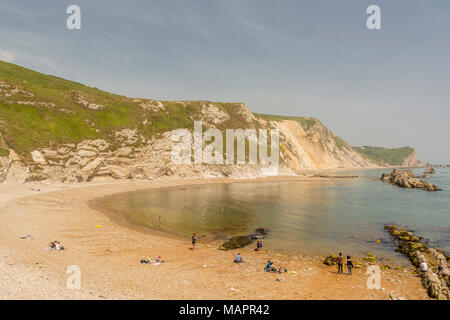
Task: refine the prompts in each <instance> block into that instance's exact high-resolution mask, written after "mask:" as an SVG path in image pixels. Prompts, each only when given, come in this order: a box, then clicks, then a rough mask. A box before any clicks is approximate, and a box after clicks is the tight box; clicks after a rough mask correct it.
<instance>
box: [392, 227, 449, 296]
mask: <svg viewBox="0 0 450 320" xmlns="http://www.w3.org/2000/svg"><path fill="white" fill-rule="evenodd" d="M385 229H386V230H387V231H388V232H389V234H390V235H391V236H392V237H393V238H394V239H395V241H396V242H397V244H398V249H397V251H399V252H401V253H403V254H404V255H406V256H408V257H409V259H410V260H411V262H412V264H413V265H414V266H416V267H418V268H419V266H420V263H421V261H426V263H427V264H428V271H427V272H425V273H422V274H421V277H422V284H423V286H424V287H425V289H426V290H427V292H428V295H429V296H430V297H432V298H436V299H440V300H449V299H450V289H449V287H450V269H449V268H448V257H446V256H445V254H444V253H443V252H442V251H440V250H437V249H434V248H430V247H429V246H427V245H426V244H424V243H423V242H422V241H421V238H419V237H417V236H415V235H414V233H413V232H411V231H406V230H404V229H403V228H399V227H397V226H396V225H386V226H385ZM439 261H442V262H443V265H444V268H443V270H442V271H441V272H440V273H439V274H437V273H436V268H437V266H438V263H439Z"/></svg>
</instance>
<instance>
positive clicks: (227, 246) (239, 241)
mask: <svg viewBox="0 0 450 320" xmlns="http://www.w3.org/2000/svg"><path fill="white" fill-rule="evenodd" d="M268 233H269V230H268V229H266V228H258V229H256V230H255V231H254V232H253V233H252V234H249V235H245V236H235V237H232V238H231V239H229V240H228V241H226V242H225V243H224V244H222V245H221V246H220V248H219V249H221V250H233V249H239V248H242V247H245V246H247V245H249V244H251V243H252V242H253V240H257V239H258V240H259V239H263V238H264V237H265V236H266V235H267V234H268Z"/></svg>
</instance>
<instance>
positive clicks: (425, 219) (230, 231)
mask: <svg viewBox="0 0 450 320" xmlns="http://www.w3.org/2000/svg"><path fill="white" fill-rule="evenodd" d="M436 170H437V174H435V175H433V176H432V177H431V178H429V179H427V180H428V181H429V182H431V183H435V184H437V185H438V186H439V187H441V188H442V189H443V191H440V192H426V191H422V190H412V189H402V188H399V187H396V186H391V185H389V184H385V183H383V182H381V181H379V180H378V181H374V180H373V178H379V177H380V176H381V174H382V173H383V172H390V171H391V170H361V171H342V172H339V173H338V174H352V175H358V176H359V178H356V179H352V180H347V181H339V179H338V180H337V181H336V182H302V181H285V182H251V183H232V184H216V185H206V186H194V187H186V188H177V189H168V190H158V191H138V192H133V193H126V194H121V195H119V196H115V197H110V198H107V199H105V200H104V201H103V203H102V206H103V207H104V208H105V209H106V210H112V211H115V212H120V213H121V214H122V215H123V216H124V217H125V218H126V219H127V220H128V221H129V222H131V223H134V224H138V225H141V226H146V227H152V228H159V222H158V217H159V216H161V217H162V219H163V223H162V226H161V228H162V229H163V230H167V231H171V232H175V233H178V234H181V235H186V236H188V235H190V234H191V233H192V232H196V233H197V234H198V235H202V234H205V235H207V236H209V237H225V236H230V235H238V234H246V233H250V232H252V231H253V230H254V229H256V228H258V227H264V228H269V229H270V230H271V232H270V234H269V236H268V238H267V239H265V240H264V246H265V248H267V249H271V250H275V251H284V252H301V253H315V254H328V253H335V252H338V251H342V252H344V253H345V254H351V255H360V254H365V253H367V252H373V253H374V254H375V255H378V256H382V257H386V258H393V259H402V258H401V257H400V255H399V254H397V253H395V251H394V249H395V248H394V246H393V244H392V241H391V240H390V237H389V235H388V234H387V233H386V232H384V229H383V225H384V224H387V223H389V224H391V223H395V224H399V225H402V226H405V227H406V228H408V229H411V230H413V231H415V232H416V233H417V234H418V235H419V236H422V237H424V238H427V239H429V240H430V242H431V243H432V244H433V245H436V246H438V247H440V248H441V249H443V250H446V251H447V252H449V251H450V170H449V169H439V168H438V169H436ZM422 173H423V169H421V170H416V174H422ZM333 174H336V173H333ZM377 239H380V240H382V243H381V244H376V243H375V241H376V240H377Z"/></svg>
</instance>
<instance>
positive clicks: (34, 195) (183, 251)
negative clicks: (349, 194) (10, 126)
mask: <svg viewBox="0 0 450 320" xmlns="http://www.w3.org/2000/svg"><path fill="white" fill-rule="evenodd" d="M286 179H294V180H299V181H302V182H301V183H312V181H319V180H320V181H328V183H335V182H334V181H333V179H323V178H306V177H305V178H294V177H291V178H271V179H265V180H267V181H273V180H286ZM257 181H264V180H262V179H258V180H257ZM339 181H340V182H342V179H339ZM224 182H243V181H242V180H240V181H234V180H230V179H203V180H161V181H136V182H131V181H126V182H123V181H122V182H111V181H110V182H91V183H82V184H73V185H63V184H52V185H46V184H37V183H27V184H11V183H4V184H0V219H1V224H0V299H257V300H258V299H388V298H389V294H391V295H392V296H394V297H396V298H400V297H401V298H404V299H428V297H427V294H426V292H425V289H424V288H423V287H422V285H421V284H420V278H418V277H417V276H415V275H413V274H412V271H413V268H412V267H411V266H407V267H406V268H405V269H404V270H384V269H382V271H381V287H382V288H383V289H380V290H374V289H368V288H367V286H366V281H367V279H368V277H369V276H368V275H367V274H366V268H367V266H366V265H363V266H362V268H359V269H354V270H353V275H352V276H349V275H338V274H337V272H336V271H337V269H336V267H328V266H326V265H324V264H323V263H322V261H323V257H319V256H312V255H286V254H278V253H275V252H270V248H265V249H269V251H267V252H262V253H259V252H255V251H254V250H253V247H247V248H244V249H241V250H239V251H240V252H241V255H242V256H243V257H244V260H245V263H243V264H234V263H233V262H232V261H233V259H234V256H235V255H236V253H237V251H221V250H218V249H217V248H218V243H216V242H203V241H202V239H199V242H198V246H197V249H196V250H191V244H190V239H188V238H181V237H174V236H168V235H167V234H165V233H162V232H159V231H157V230H145V232H142V231H143V230H142V228H139V227H133V226H130V225H129V224H127V223H125V222H124V221H117V220H115V219H111V218H110V217H109V216H108V215H105V214H104V213H102V212H100V211H98V210H96V209H94V208H93V207H92V206H90V205H89V203H90V201H91V200H94V199H96V198H98V197H103V196H107V195H111V194H115V193H121V192H131V191H136V190H144V189H157V188H165V187H175V186H189V185H195V184H204V183H224ZM349 183H351V182H349ZM37 188H39V189H40V191H39V192H38V191H36V189H37ZM32 189H33V190H32ZM97 226H101V228H98V227H97ZM27 233H30V234H32V236H33V240H22V239H20V236H22V235H25V234H27ZM53 240H59V241H60V242H61V244H62V245H63V246H64V247H66V248H67V250H65V251H59V252H55V251H47V250H45V248H47V246H48V244H49V242H50V241H53ZM299 246H300V247H301V244H299ZM330 254H331V252H330ZM159 255H160V256H162V258H163V260H165V263H162V264H160V265H158V266H154V265H146V264H141V263H140V262H139V261H140V260H141V259H142V258H143V257H152V258H153V259H154V258H155V257H156V256H159ZM268 259H270V260H272V261H274V263H275V266H276V267H280V266H283V267H284V268H287V270H288V273H282V274H275V273H266V272H264V271H263V269H264V266H265V264H266V262H267V260H268ZM73 265H75V266H78V267H79V268H80V270H81V289H79V290H77V289H72V290H71V289H68V288H67V286H66V282H67V279H68V277H69V276H70V274H68V273H66V270H67V268H68V267H69V266H73Z"/></svg>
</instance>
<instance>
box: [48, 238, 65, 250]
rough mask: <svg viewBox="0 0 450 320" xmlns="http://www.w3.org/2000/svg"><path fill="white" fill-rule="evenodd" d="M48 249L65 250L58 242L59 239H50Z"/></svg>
mask: <svg viewBox="0 0 450 320" xmlns="http://www.w3.org/2000/svg"><path fill="white" fill-rule="evenodd" d="M47 249H48V250H50V251H53V250H54V251H60V250H65V248H64V247H63V246H61V244H60V243H59V241H56V240H55V241H52V242H50V244H49V245H48V248H47Z"/></svg>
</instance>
